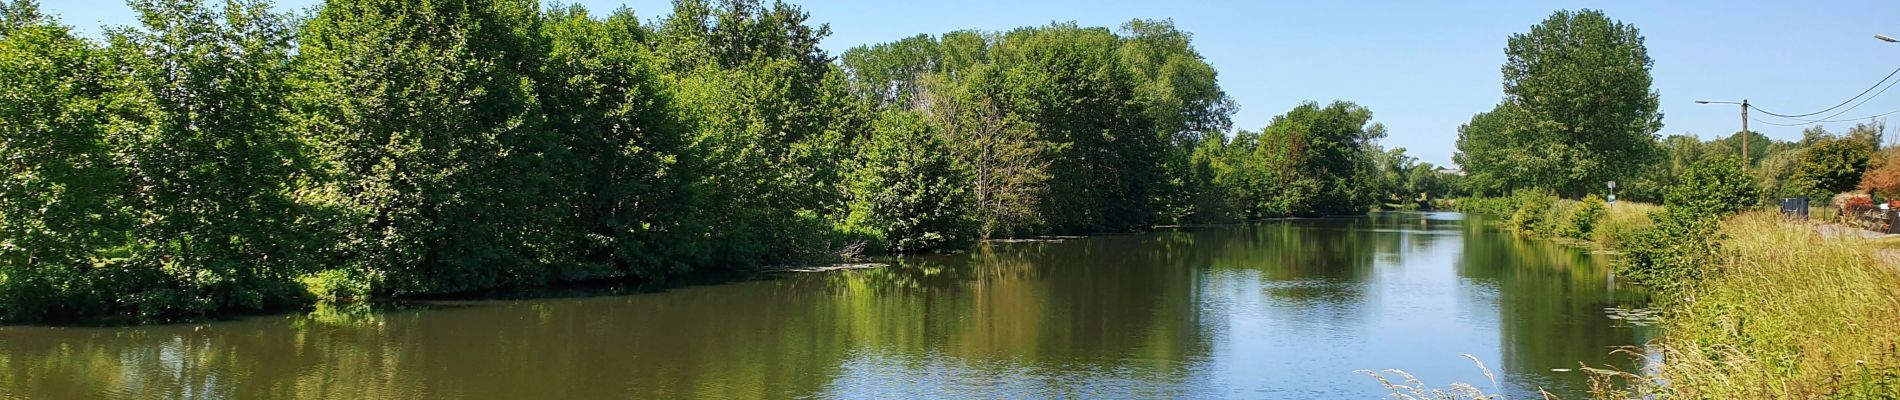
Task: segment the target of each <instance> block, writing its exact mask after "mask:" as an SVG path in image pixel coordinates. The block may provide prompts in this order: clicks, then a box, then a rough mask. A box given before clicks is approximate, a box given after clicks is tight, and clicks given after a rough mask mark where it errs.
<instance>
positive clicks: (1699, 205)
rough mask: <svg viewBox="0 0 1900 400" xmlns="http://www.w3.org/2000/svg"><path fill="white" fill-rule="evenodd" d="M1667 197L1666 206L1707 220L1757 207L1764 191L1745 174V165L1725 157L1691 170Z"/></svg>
mask: <svg viewBox="0 0 1900 400" xmlns="http://www.w3.org/2000/svg"><path fill="white" fill-rule="evenodd" d="M1676 182H1677V184H1676V186H1675V187H1672V188H1669V191H1668V193H1666V194H1664V195H1663V206H1665V207H1669V208H1671V209H1681V211H1683V212H1689V213H1693V214H1698V215H1704V216H1714V217H1722V216H1728V215H1730V214H1734V213H1736V212H1738V211H1741V210H1744V209H1747V208H1750V207H1753V206H1755V205H1756V204H1758V203H1759V202H1760V201H1761V188H1760V186H1758V185H1759V183H1758V182H1756V181H1755V179H1754V178H1752V177H1750V176H1748V175H1747V174H1745V173H1743V172H1742V167H1741V161H1740V160H1738V159H1736V158H1734V157H1722V158H1717V159H1714V160H1709V161H1707V162H1703V163H1700V164H1696V165H1693V166H1690V167H1689V169H1688V170H1685V171H1683V173H1682V176H1681V177H1680V178H1678V179H1676Z"/></svg>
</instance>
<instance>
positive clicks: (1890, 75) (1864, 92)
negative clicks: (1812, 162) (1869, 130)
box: [1750, 68, 1900, 119]
mask: <svg viewBox="0 0 1900 400" xmlns="http://www.w3.org/2000/svg"><path fill="white" fill-rule="evenodd" d="M1896 74H1900V68H1894V69H1893V72H1889V73H1887V77H1885V78H1880V81H1879V82H1874V85H1873V86H1868V87H1867V90H1862V91H1860V94H1857V95H1854V97H1849V98H1847V100H1846V101H1842V102H1841V104H1835V105H1834V106H1833V107H1828V108H1827V109H1824V110H1821V111H1815V112H1811V113H1807V114H1795V115H1788V114H1779V113H1776V112H1773V111H1768V110H1763V109H1761V107H1754V106H1750V107H1754V109H1755V111H1761V112H1762V113H1763V114H1768V115H1773V116H1777V117H1782V118H1802V117H1809V116H1814V115H1819V114H1821V113H1825V112H1828V111H1834V109H1836V108H1841V106H1845V105H1847V103H1852V102H1854V100H1859V99H1860V98H1861V96H1866V95H1867V93H1868V92H1872V91H1874V89H1876V88H1879V87H1880V85H1881V84H1885V83H1887V81H1888V80H1890V79H1893V76H1894V75H1896ZM1887 86H1888V87H1893V85H1887ZM1881 91H1882V92H1886V90H1881ZM1875 96H1879V95H1875ZM1869 98H1870V99H1871V97H1869ZM1862 103H1865V101H1863V102H1862ZM1856 107H1858V106H1856ZM1835 115H1840V114H1835ZM1822 119H1826V118H1822Z"/></svg>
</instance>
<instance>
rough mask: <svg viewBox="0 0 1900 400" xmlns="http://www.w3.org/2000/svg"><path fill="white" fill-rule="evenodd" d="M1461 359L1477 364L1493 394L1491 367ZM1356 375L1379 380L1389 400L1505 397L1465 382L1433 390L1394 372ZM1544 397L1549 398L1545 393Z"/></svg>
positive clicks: (1495, 384)
mask: <svg viewBox="0 0 1900 400" xmlns="http://www.w3.org/2000/svg"><path fill="white" fill-rule="evenodd" d="M1464 356H1465V359H1468V360H1471V363H1472V364H1476V365H1477V366H1478V370H1479V371H1483V372H1484V377H1485V379H1490V380H1491V390H1492V391H1496V390H1497V388H1498V376H1497V375H1496V374H1492V373H1491V368H1488V367H1485V366H1484V361H1479V360H1478V356H1474V355H1470V354H1464ZM1358 372H1359V373H1363V374H1366V375H1368V376H1371V377H1372V379H1374V380H1377V381H1379V384H1381V385H1385V389H1386V390H1388V391H1391V392H1392V393H1391V394H1392V396H1391V398H1394V399H1407V400H1495V399H1502V398H1504V396H1503V395H1500V394H1492V393H1485V391H1484V389H1480V388H1478V387H1477V386H1472V385H1471V384H1468V383H1464V382H1455V383H1452V384H1450V385H1446V386H1444V387H1432V386H1431V385H1428V384H1426V383H1425V382H1424V381H1421V380H1419V379H1418V377H1416V376H1412V374H1410V373H1407V372H1405V371H1402V370H1397V369H1387V370H1383V371H1372V370H1359V371H1358ZM1388 374H1389V375H1391V377H1392V378H1398V379H1397V380H1393V379H1391V378H1388V377H1387V375H1388ZM1545 397H1550V396H1548V394H1547V395H1546V396H1545Z"/></svg>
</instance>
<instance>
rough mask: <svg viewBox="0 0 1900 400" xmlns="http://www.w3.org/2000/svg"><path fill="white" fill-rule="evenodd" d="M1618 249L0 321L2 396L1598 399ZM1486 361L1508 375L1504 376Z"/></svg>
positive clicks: (1223, 245) (1407, 237) (1312, 236)
mask: <svg viewBox="0 0 1900 400" xmlns="http://www.w3.org/2000/svg"><path fill="white" fill-rule="evenodd" d="M1610 268H1611V267H1610V264H1609V258H1608V257H1607V256H1597V255H1590V254H1587V253H1585V252H1583V251H1580V250H1576V249H1570V248H1565V247H1562V246H1559V245H1556V244H1553V243H1549V242H1544V241H1536V240H1526V239H1518V238H1516V237H1514V236H1513V235H1511V234H1509V233H1508V232H1502V231H1499V230H1497V229H1496V228H1491V227H1487V226H1486V224H1484V223H1481V222H1480V221H1476V220H1467V219H1465V218H1463V217H1462V216H1461V215H1459V214H1455V213H1377V214H1373V215H1372V216H1369V217H1362V218H1336V219H1302V220H1288V221H1273V222H1262V223H1257V224H1251V225H1247V226H1235V227H1211V228H1192V229H1175V230H1163V231H1160V232H1153V233H1145V234H1136V235H1119V236H1098V237H1091V238H1083V239H1072V240H1065V241H1061V242H1036V243H1009V244H996V245H990V246H986V247H983V248H981V249H978V250H974V251H971V252H969V253H965V254H957V255H945V256H928V257H911V258H905V259H901V260H898V261H896V262H894V265H892V266H890V267H885V268H879V269H868V270H852V271H833V272H823V273H804V274H790V275H784V276H780V277H777V278H774V279H762V280H756V281H747V282H739V283H731V284H722V285H709V286H696V287H687V288H682V289H674V290H670V291H665V292H658V293H642V294H628V295H612V296H591V297H568V298H541V299H529V300H490V301H445V302H428V303H421V304H419V305H417V306H413V307H406V308H401V309H396V310H386V311H379V312H370V313H364V312H353V313H352V312H335V311H333V310H322V311H320V312H316V313H309V314H296V315H281V316H267V317H250V318H243V319H238V320H233V321H221V322H209V323H202V324H181V325H161V326H144V327H116V328H92V327H6V328H0V398H3V399H9V400H10V399H94V398H132V399H145V398H151V399H223V398H232V399H600V398H728V399H751V398H767V399H778V398H878V399H909V398H1012V399H1014V398H1049V397H1060V398H1156V397H1162V398H1183V397H1185V398H1248V399H1252V398H1375V397H1379V396H1383V395H1384V394H1385V393H1386V392H1385V390H1384V388H1383V387H1382V386H1380V385H1379V383H1378V382H1377V381H1375V380H1373V379H1372V378H1370V377H1368V376H1366V375H1365V374H1363V373H1360V372H1355V371H1357V370H1365V369H1373V370H1382V369H1389V368H1395V369H1401V370H1404V371H1406V372H1410V373H1412V374H1415V375H1417V376H1418V377H1419V378H1420V379H1423V380H1424V381H1426V382H1427V383H1430V384H1432V385H1434V386H1443V385H1446V384H1450V383H1453V382H1465V383H1470V384H1473V385H1475V386H1477V387H1480V388H1484V389H1486V390H1487V391H1492V392H1502V393H1506V394H1508V395H1510V396H1511V397H1512V398H1538V397H1537V396H1536V391H1537V390H1538V389H1539V388H1545V389H1548V390H1550V391H1551V392H1553V393H1559V394H1563V395H1565V396H1564V397H1566V398H1579V397H1584V396H1582V395H1581V392H1582V391H1583V390H1584V389H1585V380H1584V377H1583V376H1582V375H1581V374H1582V373H1580V372H1567V371H1561V370H1563V369H1575V368H1577V366H1578V365H1579V363H1580V362H1581V363H1587V364H1590V365H1593V366H1601V365H1613V366H1619V367H1622V368H1630V367H1631V361H1630V360H1629V358H1628V357H1627V356H1619V355H1613V354H1611V352H1612V350H1614V349H1616V348H1618V347H1622V346H1632V345H1637V344H1639V343H1642V342H1643V341H1645V340H1647V338H1648V337H1649V335H1651V334H1652V332H1651V331H1650V330H1649V328H1645V327H1641V326H1633V325H1631V324H1629V323H1627V322H1623V321H1621V320H1616V319H1611V318H1608V317H1606V316H1605V314H1604V308H1606V307H1619V306H1620V307H1634V306H1638V305H1640V304H1642V299H1643V297H1642V294H1641V293H1639V292H1637V291H1635V290H1632V289H1627V288H1623V287H1620V286H1619V285H1617V284H1615V283H1614V281H1613V280H1611V279H1610V278H1609V272H1610ZM1461 354H1470V355H1472V356H1475V357H1477V358H1478V359H1479V360H1481V361H1482V362H1483V363H1484V364H1485V365H1486V366H1487V367H1489V368H1490V369H1491V370H1492V371H1494V372H1495V373H1496V376H1497V383H1496V385H1495V386H1493V384H1492V383H1491V381H1490V380H1489V379H1487V378H1486V377H1485V374H1484V373H1483V372H1482V371H1481V370H1480V369H1479V367H1478V366H1477V365H1476V364H1474V363H1473V362H1472V361H1470V360H1468V359H1466V358H1464V357H1463V356H1461Z"/></svg>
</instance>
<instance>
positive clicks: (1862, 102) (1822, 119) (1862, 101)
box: [1749, 80, 1900, 123]
mask: <svg viewBox="0 0 1900 400" xmlns="http://www.w3.org/2000/svg"><path fill="white" fill-rule="evenodd" d="M1894 85H1900V80H1894V81H1893V83H1888V84H1887V86H1886V87H1882V88H1880V91H1878V92H1874V95H1873V96H1867V98H1864V99H1860V102H1859V103H1854V105H1853V106H1849V107H1847V108H1844V109H1841V110H1840V111H1836V112H1834V113H1833V114H1829V115H1828V116H1825V117H1820V118H1815V119H1807V118H1789V119H1792V120H1796V121H1801V122H1804V123H1814V122H1825V121H1828V120H1833V119H1834V118H1835V117H1839V116H1841V114H1846V113H1847V112H1848V111H1854V109H1856V108H1860V106H1864V105H1867V102H1869V101H1873V100H1874V99H1875V98H1878V97H1880V95H1881V94H1883V93H1887V89H1893V86H1894ZM1749 108H1754V105H1749ZM1755 110H1756V111H1760V110H1761V109H1759V108H1756V109H1755ZM1883 115H1884V114H1883ZM1849 120H1852V119H1849Z"/></svg>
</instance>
